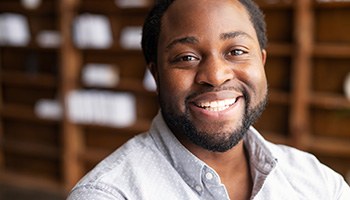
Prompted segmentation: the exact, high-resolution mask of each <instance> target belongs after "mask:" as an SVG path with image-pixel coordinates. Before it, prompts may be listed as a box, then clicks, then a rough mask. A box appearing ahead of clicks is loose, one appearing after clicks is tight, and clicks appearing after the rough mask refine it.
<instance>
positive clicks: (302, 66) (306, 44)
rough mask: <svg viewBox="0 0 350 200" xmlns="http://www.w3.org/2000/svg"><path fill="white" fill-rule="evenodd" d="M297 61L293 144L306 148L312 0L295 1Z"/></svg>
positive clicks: (311, 45)
mask: <svg viewBox="0 0 350 200" xmlns="http://www.w3.org/2000/svg"><path fill="white" fill-rule="evenodd" d="M294 16H295V18H294V27H295V32H294V39H295V43H296V45H295V59H294V63H293V72H292V77H293V79H292V83H293V84H294V85H293V86H292V99H291V100H292V107H291V115H290V132H291V140H292V145H293V146H296V147H298V148H301V149H305V144H306V143H307V141H308V139H309V136H310V127H309V122H310V121H309V118H310V116H309V97H310V95H311V94H310V93H311V92H310V91H311V80H310V77H311V62H312V61H311V58H312V51H313V27H314V22H313V13H312V0H296V1H295V15H294Z"/></svg>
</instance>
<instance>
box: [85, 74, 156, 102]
mask: <svg viewBox="0 0 350 200" xmlns="http://www.w3.org/2000/svg"><path fill="white" fill-rule="evenodd" d="M82 85H83V84H82ZM83 87H84V88H85V89H96V90H109V91H124V92H133V93H138V94H142V95H145V96H150V97H154V98H156V93H155V92H153V91H148V90H146V89H145V88H144V86H143V82H142V81H140V80H138V79H130V78H121V80H120V81H119V83H118V84H117V85H116V86H115V87H91V86H83Z"/></svg>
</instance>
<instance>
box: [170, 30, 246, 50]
mask: <svg viewBox="0 0 350 200" xmlns="http://www.w3.org/2000/svg"><path fill="white" fill-rule="evenodd" d="M236 37H247V38H250V39H252V37H251V36H250V35H249V34H247V33H245V32H243V31H233V32H228V33H222V34H220V39H221V40H228V39H233V38H236ZM198 42H199V41H198V39H197V38H195V37H193V36H188V37H182V38H177V39H175V40H173V41H171V42H170V43H169V44H168V45H167V46H166V49H171V48H172V47H173V46H175V45H176V44H196V43H198Z"/></svg>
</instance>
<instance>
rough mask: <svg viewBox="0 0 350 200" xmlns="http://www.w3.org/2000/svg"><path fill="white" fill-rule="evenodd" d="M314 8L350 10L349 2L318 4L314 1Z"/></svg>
mask: <svg viewBox="0 0 350 200" xmlns="http://www.w3.org/2000/svg"><path fill="white" fill-rule="evenodd" d="M314 7H315V8H316V9H318V8H322V9H334V8H342V9H343V8H350V2H349V1H329V2H317V1H314Z"/></svg>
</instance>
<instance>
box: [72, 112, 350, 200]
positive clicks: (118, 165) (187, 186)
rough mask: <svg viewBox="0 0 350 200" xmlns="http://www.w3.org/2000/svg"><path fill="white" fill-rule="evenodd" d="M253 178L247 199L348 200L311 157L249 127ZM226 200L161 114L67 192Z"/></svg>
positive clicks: (136, 199)
mask: <svg viewBox="0 0 350 200" xmlns="http://www.w3.org/2000/svg"><path fill="white" fill-rule="evenodd" d="M243 141H244V146H245V148H246V149H247V152H248V154H249V162H250V170H251V175H252V178H253V190H252V194H251V199H261V200H263V199H266V200H274V199H276V200H285V199H291V200H296V199H310V200H311V199H312V200H314V199H315V200H316V199H317V200H322V199H324V200H330V199H341V200H350V188H349V185H347V183H346V182H345V181H344V179H343V178H342V176H340V175H339V174H337V173H336V172H334V171H333V170H331V169H330V168H328V167H326V166H325V165H323V164H321V163H320V162H319V161H318V160H317V159H316V158H315V157H314V156H312V155H311V154H308V153H305V152H302V151H299V150H297V149H294V148H291V147H287V146H283V145H276V144H272V143H270V142H268V141H266V140H264V138H263V137H262V136H261V135H260V134H259V133H258V132H257V131H256V130H255V129H254V128H252V127H251V128H250V129H249V131H248V132H247V134H246V135H245V137H244V139H243ZM79 199H80V200H92V199H94V200H107V199H109V200H110V199H130V200H140V199H149V200H157V199H160V200H164V199H167V200H171V199H181V200H184V199H186V200H187V199H191V200H192V199H194V200H195V199H205V200H210V199H216V200H217V199H220V200H221V199H229V196H228V192H227V190H226V188H225V186H224V185H223V184H222V183H221V180H220V177H219V175H218V174H217V173H216V172H215V170H213V169H212V168H211V167H210V166H208V165H207V164H206V163H204V162H203V161H202V160H200V159H199V158H197V157H196V156H194V155H193V154H192V153H191V152H190V151H188V150H187V149H186V148H185V147H184V146H183V145H182V144H181V143H180V142H179V141H178V140H177V138H176V137H175V136H174V134H173V133H172V132H171V131H170V130H169V128H168V127H167V125H166V123H165V122H164V119H163V118H162V116H161V114H158V115H157V116H156V117H155V119H154V120H153V123H152V126H151V128H150V130H149V131H148V132H147V133H144V134H140V135H138V136H136V137H134V138H133V139H131V140H129V141H128V142H127V143H126V144H124V145H123V146H122V147H120V148H119V149H118V150H116V151H115V152H114V153H112V154H111V155H110V156H108V157H107V158H105V159H104V160H103V161H102V162H101V163H100V164H98V165H97V166H96V167H95V168H94V169H93V170H92V171H91V172H89V173H88V174H87V175H86V176H85V177H84V178H83V179H82V180H81V181H80V182H79V183H78V184H77V185H76V186H75V187H74V188H73V190H72V192H71V194H70V196H69V197H68V200H79Z"/></svg>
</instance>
